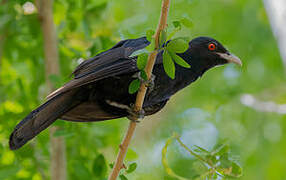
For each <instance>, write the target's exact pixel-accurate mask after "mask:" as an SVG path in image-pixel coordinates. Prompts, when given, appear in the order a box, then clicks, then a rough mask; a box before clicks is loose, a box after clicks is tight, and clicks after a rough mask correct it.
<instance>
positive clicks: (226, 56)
mask: <svg viewBox="0 0 286 180" xmlns="http://www.w3.org/2000/svg"><path fill="white" fill-rule="evenodd" d="M217 54H218V55H219V56H220V57H221V58H222V59H225V60H226V61H227V62H228V63H235V64H237V65H239V66H242V62H241V60H240V59H239V58H238V57H237V56H236V55H234V54H231V53H229V52H227V53H217Z"/></svg>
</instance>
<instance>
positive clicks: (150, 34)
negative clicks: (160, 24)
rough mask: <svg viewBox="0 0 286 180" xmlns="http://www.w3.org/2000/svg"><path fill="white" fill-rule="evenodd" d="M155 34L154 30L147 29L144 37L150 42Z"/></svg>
mask: <svg viewBox="0 0 286 180" xmlns="http://www.w3.org/2000/svg"><path fill="white" fill-rule="evenodd" d="M154 34H155V31H154V30H152V29H149V30H147V31H146V39H147V40H148V41H149V42H151V40H152V38H153V35H154Z"/></svg>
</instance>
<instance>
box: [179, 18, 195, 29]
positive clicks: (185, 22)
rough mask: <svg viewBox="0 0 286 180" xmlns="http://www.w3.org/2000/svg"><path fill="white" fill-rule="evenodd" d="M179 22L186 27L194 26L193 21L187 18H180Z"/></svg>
mask: <svg viewBox="0 0 286 180" xmlns="http://www.w3.org/2000/svg"><path fill="white" fill-rule="evenodd" d="M181 23H182V24H183V25H184V26H185V27H187V28H192V27H193V26H194V24H193V22H192V21H191V20H190V19H188V18H183V19H181Z"/></svg>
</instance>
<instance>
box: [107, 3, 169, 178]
mask: <svg viewBox="0 0 286 180" xmlns="http://www.w3.org/2000/svg"><path fill="white" fill-rule="evenodd" d="M169 7H170V0H162V9H161V16H160V20H159V24H158V27H157V30H156V33H155V37H154V38H155V48H154V51H153V52H152V53H151V54H150V55H149V57H148V62H147V65H146V68H145V71H146V73H147V76H148V79H150V77H151V75H152V70H153V67H154V64H155V61H156V56H157V53H158V52H157V50H158V49H159V38H160V33H161V31H162V30H164V29H165V28H166V27H167V18H168V12H169ZM146 92H147V87H146V86H145V85H144V84H142V83H141V86H140V89H139V91H138V93H137V97H136V102H135V107H134V110H135V111H137V112H139V111H140V110H141V109H142V106H143V103H144V98H145V95H146ZM135 128H136V122H134V121H130V124H129V127H128V130H127V132H126V135H125V137H124V139H123V141H122V144H121V145H120V149H119V153H118V155H117V158H116V162H115V165H114V167H113V169H112V172H111V174H110V176H109V180H116V178H117V177H118V174H119V172H120V170H121V169H122V167H123V161H124V158H125V156H126V152H127V149H128V146H129V144H130V141H131V139H132V136H133V134H134V131H135Z"/></svg>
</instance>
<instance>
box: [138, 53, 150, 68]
mask: <svg viewBox="0 0 286 180" xmlns="http://www.w3.org/2000/svg"><path fill="white" fill-rule="evenodd" d="M147 60H148V54H147V53H142V54H140V55H139V56H138V58H137V67H138V69H140V70H143V69H144V68H145V66H146V64H147Z"/></svg>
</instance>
